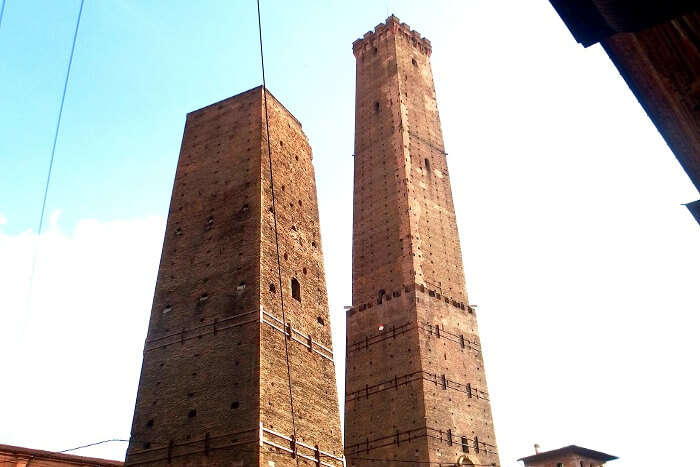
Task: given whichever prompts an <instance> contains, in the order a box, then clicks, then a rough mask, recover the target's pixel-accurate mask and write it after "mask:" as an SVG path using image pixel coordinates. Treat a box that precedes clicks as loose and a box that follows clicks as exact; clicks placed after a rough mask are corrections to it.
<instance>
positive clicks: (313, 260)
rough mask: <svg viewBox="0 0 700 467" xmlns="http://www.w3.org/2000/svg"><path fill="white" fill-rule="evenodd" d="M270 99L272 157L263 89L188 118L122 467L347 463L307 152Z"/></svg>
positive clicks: (296, 128) (290, 120)
mask: <svg viewBox="0 0 700 467" xmlns="http://www.w3.org/2000/svg"><path fill="white" fill-rule="evenodd" d="M267 98H268V99H267V104H268V110H269V116H270V126H269V129H270V139H271V145H270V147H271V153H270V154H271V158H268V146H267V140H266V134H267V133H266V127H265V123H264V121H265V120H264V115H265V113H264V111H265V100H264V96H263V92H262V88H261V87H258V88H254V89H251V90H249V91H246V92H244V93H242V94H239V95H237V96H234V97H232V98H229V99H226V100H224V101H222V102H219V103H217V104H213V105H211V106H208V107H205V108H203V109H200V110H198V111H195V112H192V113H190V114H189V115H188V116H187V122H186V126H185V132H184V136H183V142H182V148H181V153H180V159H179V162H178V167H177V172H176V176H175V184H174V188H173V195H172V200H171V206H170V213H169V216H168V222H167V227H166V233H165V241H164V244H163V253H162V256H161V264H160V269H159V273H158V281H157V284H156V291H155V295H154V301H153V309H152V312H151V320H150V324H149V330H148V336H147V339H146V344H145V347H144V360H143V366H142V371H141V380H140V383H139V390H138V396H137V402H136V408H135V413H134V421H133V426H132V437H131V441H130V444H129V448H128V451H127V459H126V465H162V464H163V463H164V462H168V461H170V462H171V463H173V464H175V465H241V466H243V465H245V466H249V465H265V466H266V467H272V466H274V465H277V466H287V465H297V460H296V459H294V458H292V456H291V454H290V453H289V452H288V451H286V450H285V448H286V449H292V443H291V442H290V441H289V440H290V439H292V438H293V435H294V433H295V432H296V439H297V440H298V441H300V442H302V443H304V444H306V445H307V446H310V447H311V448H309V447H305V446H304V445H297V446H298V452H299V453H300V454H301V455H302V456H312V457H313V456H314V455H315V453H314V452H313V448H314V447H315V446H316V445H317V444H318V445H319V448H320V449H321V450H323V451H325V452H327V453H329V454H334V455H335V454H337V455H338V456H339V455H341V454H342V447H341V444H340V427H339V417H338V407H337V398H336V393H335V379H334V370H333V363H332V345H331V341H330V323H329V319H328V306H327V298H326V288H325V278H324V271H323V261H322V253H321V242H320V238H319V229H318V209H317V203H316V188H315V180H314V172H313V166H312V162H311V148H310V146H309V144H308V141H307V139H306V137H305V135H304V133H303V132H302V129H301V124H300V123H299V122H298V121H297V120H296V119H295V118H294V117H293V116H292V115H291V114H290V113H289V112H288V111H287V110H286V109H285V108H284V107H283V106H282V104H280V103H279V102H278V101H277V100H276V99H275V98H274V97H273V96H272V95H271V94H269V93H267ZM270 160H271V161H272V175H273V176H274V195H275V209H273V207H272V188H271V182H272V179H271V171H270V169H271V167H270ZM275 213H276V218H277V233H278V240H279V258H280V270H281V280H280V275H278V261H277V258H278V256H277V243H278V242H277V241H276V239H275V222H274V221H275ZM292 278H294V279H295V280H296V281H297V282H298V283H299V289H300V292H301V297H300V298H301V301H298V300H296V299H295V298H292V296H291V280H292ZM282 301H284V312H283V310H282V305H281V304H282ZM285 323H288V326H285ZM321 323H324V324H321ZM278 329H279V330H278ZM309 339H310V340H311V342H309ZM298 341H300V342H301V343H300V342H298ZM309 343H310V344H311V350H309ZM314 344H315V346H314ZM320 346H323V347H320ZM324 349H325V350H324ZM318 350H321V351H320V352H319V351H318ZM324 355H325V356H326V357H328V355H330V360H328V359H327V358H324ZM288 368H289V371H288ZM290 382H291V386H290ZM290 387H291V388H292V391H293V392H292V394H291V395H290ZM292 405H293V406H294V417H293V416H292ZM261 424H262V425H261ZM261 426H262V429H263V433H262V438H263V440H264V441H265V443H263V446H262V447H260V435H261ZM273 443H274V444H273ZM275 445H278V446H280V447H279V448H278V447H275ZM292 450H293V449H292ZM300 459H301V462H299V463H300V464H301V465H303V464H304V463H309V465H312V463H310V462H309V461H308V460H306V459H304V458H303V457H300ZM336 464H337V462H336ZM332 465H335V464H332Z"/></svg>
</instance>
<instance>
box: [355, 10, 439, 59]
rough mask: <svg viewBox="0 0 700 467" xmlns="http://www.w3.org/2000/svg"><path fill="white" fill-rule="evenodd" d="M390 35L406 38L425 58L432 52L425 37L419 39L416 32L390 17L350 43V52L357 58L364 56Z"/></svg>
mask: <svg viewBox="0 0 700 467" xmlns="http://www.w3.org/2000/svg"><path fill="white" fill-rule="evenodd" d="M390 34H395V35H396V34H401V35H403V36H404V37H406V38H407V39H408V40H409V41H411V43H413V45H414V46H415V47H416V49H418V50H420V51H421V52H422V53H424V54H425V55H427V56H430V54H431V52H432V50H433V49H432V46H431V45H430V41H429V40H428V39H426V38H425V37H421V35H420V33H419V32H418V31H413V30H412V29H411V27H410V26H409V25H408V24H406V23H402V22H400V21H399V19H398V18H397V17H396V16H394V15H391V16H389V17H388V18H387V19H386V22H384V23H380V24H378V25H377V26H375V28H374V31H368V32H366V33H365V35H364V36H362V38H361V39H357V40H356V41H355V42H353V43H352V52H353V53H354V54H355V57H359V56H360V55H361V54H364V53H365V52H366V51H367V50H372V49H374V47H375V43H376V42H377V41H379V40H381V39H383V38H385V37H387V36H389V35H390Z"/></svg>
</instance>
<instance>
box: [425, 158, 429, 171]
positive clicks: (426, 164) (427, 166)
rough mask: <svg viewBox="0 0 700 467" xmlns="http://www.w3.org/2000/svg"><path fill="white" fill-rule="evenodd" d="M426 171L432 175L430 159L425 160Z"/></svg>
mask: <svg viewBox="0 0 700 467" xmlns="http://www.w3.org/2000/svg"><path fill="white" fill-rule="evenodd" d="M425 170H426V171H427V172H428V173H430V161H429V160H428V159H426V160H425Z"/></svg>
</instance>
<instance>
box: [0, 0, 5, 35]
mask: <svg viewBox="0 0 700 467" xmlns="http://www.w3.org/2000/svg"><path fill="white" fill-rule="evenodd" d="M3 16H5V0H2V5H0V28H2V18H3Z"/></svg>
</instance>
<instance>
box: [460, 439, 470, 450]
mask: <svg viewBox="0 0 700 467" xmlns="http://www.w3.org/2000/svg"><path fill="white" fill-rule="evenodd" d="M462 452H469V440H468V439H467V438H465V437H464V436H462Z"/></svg>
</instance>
